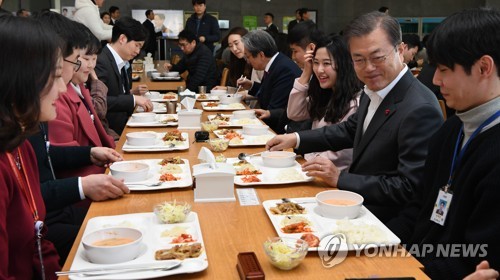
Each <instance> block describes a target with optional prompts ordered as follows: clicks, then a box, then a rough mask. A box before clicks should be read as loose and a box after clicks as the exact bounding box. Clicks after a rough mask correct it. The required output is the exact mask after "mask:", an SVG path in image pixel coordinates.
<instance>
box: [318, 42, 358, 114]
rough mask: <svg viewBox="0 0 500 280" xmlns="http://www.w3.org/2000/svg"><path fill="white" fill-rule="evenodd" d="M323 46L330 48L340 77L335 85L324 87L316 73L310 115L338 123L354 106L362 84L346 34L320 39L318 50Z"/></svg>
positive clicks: (329, 52) (329, 50) (331, 57)
mask: <svg viewBox="0 0 500 280" xmlns="http://www.w3.org/2000/svg"><path fill="white" fill-rule="evenodd" d="M320 48H326V50H327V52H328V55H329V56H330V59H331V60H332V67H335V68H334V69H335V71H336V72H337V79H336V81H335V85H334V86H333V88H332V89H322V88H321V87H320V84H319V81H318V78H317V77H316V75H313V77H312V79H311V81H310V82H309V91H308V95H309V107H308V110H309V115H310V116H311V119H312V120H320V119H322V118H323V117H324V118H325V121H326V122H331V123H337V122H339V121H340V120H342V119H343V118H344V117H345V115H346V114H347V113H348V112H349V110H350V109H351V107H352V106H351V101H352V100H356V97H357V95H358V93H359V91H360V90H361V86H362V84H361V82H360V81H359V80H358V78H357V76H356V72H354V66H353V64H352V58H351V55H350V53H349V49H348V47H347V43H346V42H345V40H344V38H342V37H341V36H339V35H334V36H332V37H330V38H328V39H326V38H325V39H322V40H319V41H318V42H317V44H316V50H318V49H320ZM314 55H316V51H315V53H314Z"/></svg>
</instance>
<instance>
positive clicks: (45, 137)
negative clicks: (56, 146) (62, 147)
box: [40, 123, 56, 180]
mask: <svg viewBox="0 0 500 280" xmlns="http://www.w3.org/2000/svg"><path fill="white" fill-rule="evenodd" d="M40 131H41V132H42V135H43V140H44V141H45V148H46V149H47V161H48V162H49V168H50V172H51V173H52V179H53V180H55V179H56V174H55V173H54V167H53V166H52V160H51V159H50V142H49V140H48V139H47V133H46V132H45V128H44V127H43V124H42V123H40Z"/></svg>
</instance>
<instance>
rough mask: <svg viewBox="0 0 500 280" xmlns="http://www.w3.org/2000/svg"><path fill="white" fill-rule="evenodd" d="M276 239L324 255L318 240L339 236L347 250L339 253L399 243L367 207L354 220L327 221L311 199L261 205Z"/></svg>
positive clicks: (323, 249) (313, 199) (329, 219)
mask: <svg viewBox="0 0 500 280" xmlns="http://www.w3.org/2000/svg"><path fill="white" fill-rule="evenodd" d="M262 206H263V207H264V209H265V211H266V214H267V216H268V217H269V219H270V220H271V223H272V224H273V227H274V229H275V230H276V233H277V234H278V236H281V237H294V238H300V239H303V240H305V241H306V242H307V243H309V251H318V250H320V251H327V249H328V248H322V247H321V245H320V242H321V239H322V238H323V237H325V236H327V235H328V236H331V235H333V234H337V233H339V234H340V233H341V234H343V235H344V237H345V240H344V242H346V246H340V247H339V248H340V249H339V250H340V251H351V250H362V249H365V248H367V246H371V247H385V246H396V245H398V244H399V243H401V240H400V239H399V238H398V237H397V236H396V235H395V234H394V233H393V232H392V231H391V230H389V228H387V227H386V226H385V225H384V223H382V222H381V221H380V220H379V219H378V218H377V217H376V216H375V215H373V214H372V213H371V212H370V211H369V210H368V209H367V208H366V207H364V206H362V207H361V210H360V214H359V216H358V217H357V218H356V219H350V220H348V219H331V218H326V217H324V216H323V215H322V214H321V211H319V206H318V204H317V202H316V199H315V198H314V197H303V198H291V199H287V200H282V199H279V200H266V201H264V202H263V203H262Z"/></svg>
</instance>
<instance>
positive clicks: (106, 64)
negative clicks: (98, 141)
mask: <svg viewBox="0 0 500 280" xmlns="http://www.w3.org/2000/svg"><path fill="white" fill-rule="evenodd" d="M146 33H147V32H146V30H145V29H144V26H142V24H141V23H140V22H138V21H137V20H135V19H132V18H130V17H123V18H121V19H120V20H119V21H117V22H116V24H115V25H114V26H113V35H112V37H111V43H110V44H108V45H107V46H105V47H104V48H103V49H102V52H101V54H99V56H98V57H97V64H96V67H95V72H96V74H97V77H99V80H101V81H102V82H103V83H104V84H106V86H107V87H108V97H107V101H108V113H107V114H106V118H107V119H108V121H109V126H110V127H111V128H112V129H113V130H114V131H116V133H118V134H121V133H122V131H123V128H124V127H125V124H126V123H127V120H128V118H129V116H130V115H131V114H132V112H133V111H134V108H135V106H136V105H137V106H140V107H142V108H143V109H144V110H145V111H146V112H148V111H151V110H153V104H152V103H151V101H150V100H149V99H147V98H146V97H144V96H143V95H144V94H145V93H146V92H147V91H148V88H147V86H146V85H139V86H138V87H137V88H135V89H131V86H132V69H131V67H130V64H129V63H128V61H129V60H132V59H133V58H134V57H136V56H137V55H138V54H139V52H140V51H141V48H142V46H143V45H144V41H145V40H146ZM127 65H128V66H129V67H127Z"/></svg>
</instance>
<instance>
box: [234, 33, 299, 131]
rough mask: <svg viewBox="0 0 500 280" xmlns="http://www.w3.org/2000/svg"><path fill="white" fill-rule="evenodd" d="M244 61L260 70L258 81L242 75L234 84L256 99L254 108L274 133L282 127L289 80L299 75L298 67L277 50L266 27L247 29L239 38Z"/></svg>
mask: <svg viewBox="0 0 500 280" xmlns="http://www.w3.org/2000/svg"><path fill="white" fill-rule="evenodd" d="M242 41H243V45H244V52H245V57H246V60H247V62H248V63H249V64H250V65H252V67H253V68H254V69H256V70H264V71H265V74H264V77H263V78H262V82H260V83H259V82H252V81H250V80H248V79H247V78H246V77H243V78H241V79H238V81H237V84H238V85H241V86H242V87H243V88H244V89H247V90H248V93H249V94H250V95H253V96H256V97H257V98H258V100H259V106H260V109H256V110H255V112H256V114H257V115H258V116H259V118H260V119H262V120H263V121H264V122H265V123H266V124H267V125H268V126H269V127H270V128H271V129H273V130H274V131H275V132H277V133H283V132H284V131H285V125H286V123H287V119H286V113H285V111H286V107H287V104H288V96H289V95H290V91H291V90H292V87H293V81H294V80H295V78H297V77H299V76H300V68H299V67H298V66H297V64H295V63H294V62H293V61H292V60H291V59H290V58H288V57H287V56H285V55H283V54H282V53H280V52H278V48H277V47H276V43H275V41H274V39H273V37H272V36H271V35H270V34H269V33H268V32H266V31H263V30H257V31H251V32H249V33H248V34H246V35H245V36H243V38H242Z"/></svg>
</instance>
